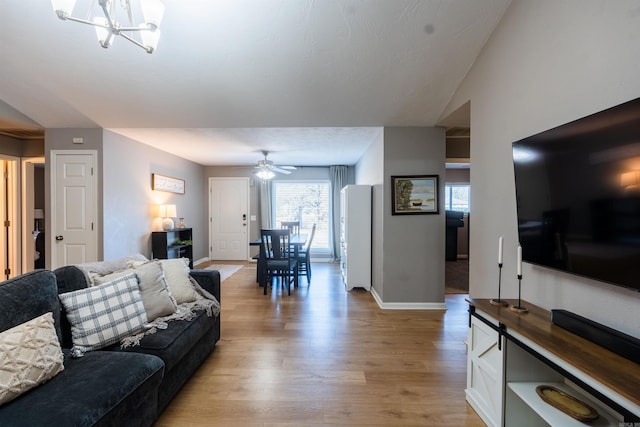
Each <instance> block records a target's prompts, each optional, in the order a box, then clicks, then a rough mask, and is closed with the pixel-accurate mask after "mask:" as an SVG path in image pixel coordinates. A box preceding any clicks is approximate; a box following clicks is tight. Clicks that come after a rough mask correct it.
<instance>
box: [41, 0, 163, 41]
mask: <svg viewBox="0 0 640 427" xmlns="http://www.w3.org/2000/svg"><path fill="white" fill-rule="evenodd" d="M76 1H77V0H51V5H52V6H53V10H54V11H55V12H56V15H58V18H60V19H62V20H69V21H74V22H80V23H82V24H87V25H92V26H94V27H95V29H96V35H97V36H98V42H99V43H100V46H102V47H104V48H105V49H106V48H108V47H109V46H111V44H112V43H113V40H114V39H115V38H116V36H122V37H123V38H125V39H127V40H129V41H130V42H131V43H133V44H135V45H136V46H140V47H141V48H143V49H144V50H146V51H147V53H153V51H154V50H155V49H156V47H157V46H158V41H159V40H160V28H159V27H160V21H161V20H162V15H163V14H164V4H162V1H161V0H139V3H140V9H141V10H142V16H143V18H144V23H142V24H134V19H133V11H132V8H131V1H130V0H91V6H90V7H89V10H88V12H87V16H86V18H84V19H83V18H76V17H74V16H71V13H72V12H73V9H74V7H75V5H76ZM96 3H97V4H98V6H100V9H101V13H100V15H99V16H96V15H97V13H96V12H94V9H96V7H95V6H96ZM121 18H125V19H126V22H127V24H126V25H122V24H121V23H120V22H119V21H118V19H121ZM136 34H137V35H139V37H140V40H138V39H136V38H134V35H136Z"/></svg>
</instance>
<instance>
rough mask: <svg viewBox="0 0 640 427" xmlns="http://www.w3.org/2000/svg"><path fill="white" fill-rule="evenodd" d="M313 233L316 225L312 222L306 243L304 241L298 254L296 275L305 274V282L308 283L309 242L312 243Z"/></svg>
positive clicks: (309, 277)
mask: <svg viewBox="0 0 640 427" xmlns="http://www.w3.org/2000/svg"><path fill="white" fill-rule="evenodd" d="M315 234H316V225H315V224H313V227H311V234H310V235H309V240H307V243H305V246H304V247H303V248H302V250H301V251H300V253H299V254H298V275H302V274H306V275H307V283H309V284H310V283H311V243H313V236H315Z"/></svg>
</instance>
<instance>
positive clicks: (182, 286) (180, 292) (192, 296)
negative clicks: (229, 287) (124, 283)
mask: <svg viewBox="0 0 640 427" xmlns="http://www.w3.org/2000/svg"><path fill="white" fill-rule="evenodd" d="M158 261H160V264H161V265H162V271H163V273H164V278H165V280H166V281H167V285H168V286H169V291H170V292H171V295H172V296H173V297H174V298H175V300H176V302H177V303H178V304H182V303H185V302H193V301H195V300H196V299H198V296H199V295H198V292H197V291H196V290H195V288H194V287H193V284H191V280H189V271H190V269H189V260H188V259H187V258H173V259H161V260H158ZM136 264H138V263H132V265H136Z"/></svg>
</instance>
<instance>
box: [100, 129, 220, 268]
mask: <svg viewBox="0 0 640 427" xmlns="http://www.w3.org/2000/svg"><path fill="white" fill-rule="evenodd" d="M103 164H104V168H103V171H102V174H103V177H104V179H103V181H104V185H103V193H102V194H103V203H104V209H103V215H102V218H103V223H104V235H105V239H104V259H113V258H119V257H122V256H125V255H129V254H132V253H142V254H143V255H145V256H147V257H151V255H152V254H151V231H160V230H162V224H161V220H160V219H159V218H158V217H157V206H158V205H159V204H165V203H170V204H175V205H176V210H177V213H178V216H179V217H184V219H185V223H186V225H187V227H191V228H193V259H194V261H197V260H199V259H202V258H206V257H208V254H209V251H208V249H207V248H208V244H209V242H208V239H207V237H206V236H208V226H207V222H206V217H207V209H206V195H207V190H206V188H205V186H204V184H203V176H204V167H203V166H201V165H199V164H197V163H194V162H191V161H189V160H185V159H183V158H181V157H177V156H174V155H172V154H169V153H167V152H164V151H160V150H158V149H155V148H153V147H150V146H148V145H145V144H141V143H139V142H136V141H133V140H131V139H128V138H125V137H123V136H121V135H118V134H116V133H114V132H110V131H105V132H104V146H103ZM152 173H159V174H162V175H166V176H171V177H174V178H180V179H183V180H184V181H185V194H176V193H168V192H165V191H153V190H152V189H151V174H152Z"/></svg>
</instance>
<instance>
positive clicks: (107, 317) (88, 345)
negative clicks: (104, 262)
mask: <svg viewBox="0 0 640 427" xmlns="http://www.w3.org/2000/svg"><path fill="white" fill-rule="evenodd" d="M60 301H61V302H62V305H63V306H64V309H65V311H66V312H67V319H68V320H69V323H70V324H71V338H72V340H73V348H72V349H71V352H72V355H73V356H74V357H80V356H82V355H83V354H84V353H85V352H87V351H91V350H97V349H99V348H102V347H106V346H108V345H111V344H113V343H116V342H118V341H119V340H120V338H123V337H126V336H127V335H131V334H133V333H136V332H138V331H140V330H141V329H142V327H143V325H144V324H145V323H146V322H147V315H146V313H145V310H144V305H143V304H142V297H141V296H140V289H139V288H138V279H137V277H136V275H135V273H131V274H127V275H126V276H122V277H119V278H117V279H115V280H113V281H112V282H109V283H105V284H103V285H100V286H97V287H93V288H87V289H80V290H77V291H74V292H67V293H64V294H60Z"/></svg>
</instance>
